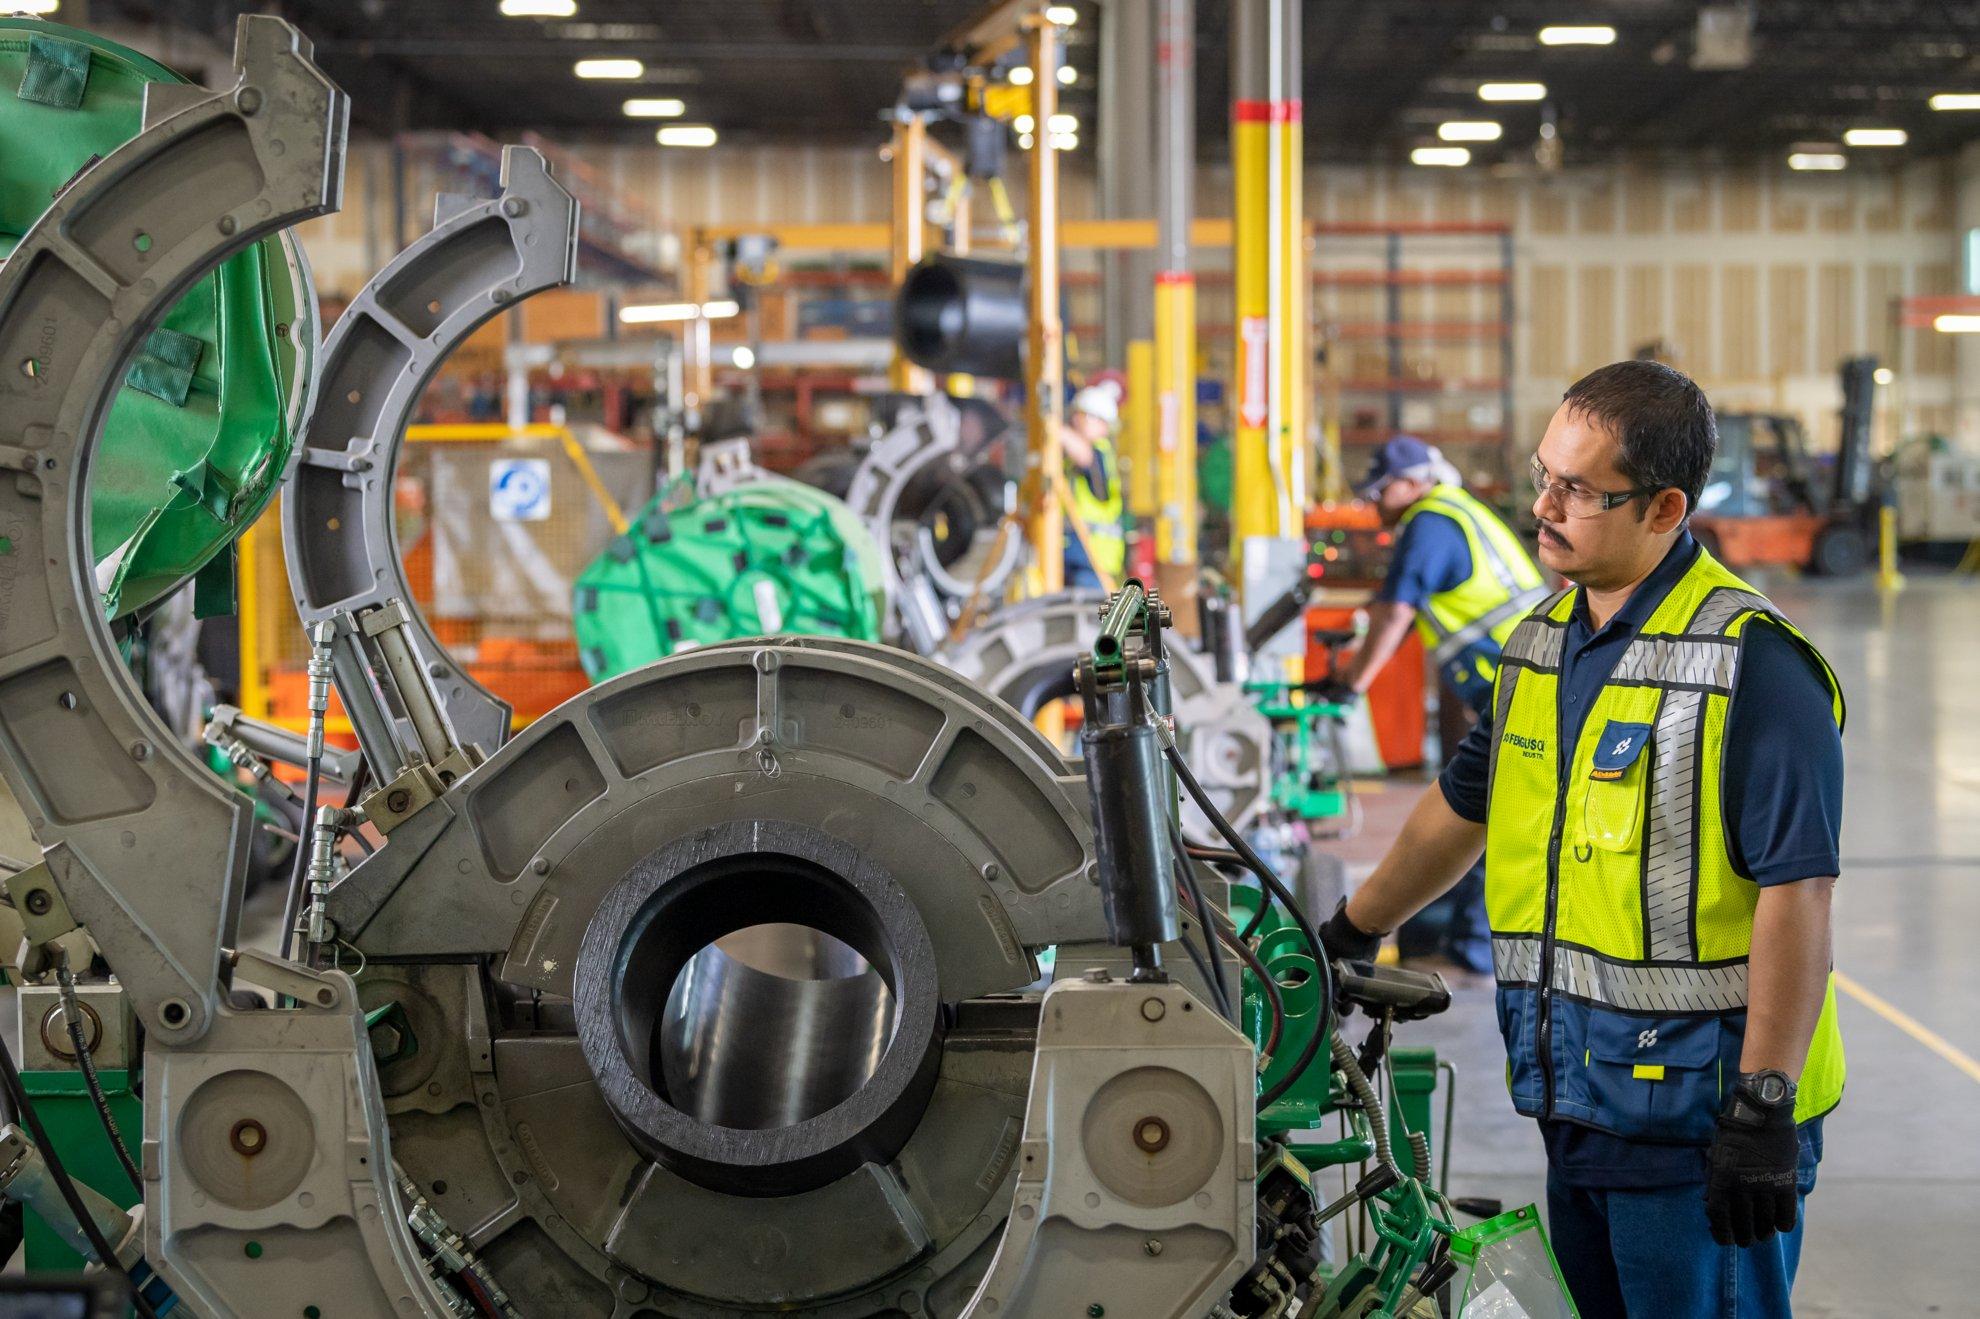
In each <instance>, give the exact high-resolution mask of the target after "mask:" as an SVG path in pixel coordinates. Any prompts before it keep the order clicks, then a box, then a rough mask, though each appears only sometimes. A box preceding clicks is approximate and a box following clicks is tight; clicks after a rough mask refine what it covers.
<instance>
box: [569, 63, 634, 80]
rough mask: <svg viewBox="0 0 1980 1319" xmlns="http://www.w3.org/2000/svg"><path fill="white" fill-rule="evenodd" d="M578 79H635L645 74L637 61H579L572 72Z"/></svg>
mask: <svg viewBox="0 0 1980 1319" xmlns="http://www.w3.org/2000/svg"><path fill="white" fill-rule="evenodd" d="M572 71H573V72H575V73H576V74H577V76H578V77H580V78H614V79H620V80H624V79H628V78H637V77H639V76H640V75H641V74H643V73H645V72H646V66H645V65H644V64H642V63H640V62H639V61H638V60H579V61H578V62H577V65H576V66H575V68H574V69H573V70H572Z"/></svg>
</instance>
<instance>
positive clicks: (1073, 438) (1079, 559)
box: [1059, 384, 1127, 587]
mask: <svg viewBox="0 0 1980 1319" xmlns="http://www.w3.org/2000/svg"><path fill="white" fill-rule="evenodd" d="M1120 424H1121V395H1120V390H1119V388H1118V387H1117V386H1115V385H1112V384H1100V385H1088V386H1087V387H1086V388H1084V389H1082V390H1080V391H1079V392H1078V393H1077V394H1074V395H1073V397H1072V403H1071V404H1070V405H1068V407H1067V409H1066V421H1065V424H1064V425H1063V426H1061V427H1060V428H1059V449H1060V451H1061V452H1062V453H1063V454H1064V455H1065V464H1066V484H1067V485H1068V486H1070V487H1071V489H1072V504H1073V512H1074V513H1076V514H1078V516H1079V520H1080V521H1081V522H1082V523H1084V524H1085V527H1086V542H1085V544H1081V543H1080V538H1079V533H1078V532H1077V531H1075V530H1074V529H1073V527H1072V525H1071V524H1070V523H1068V524H1067V526H1066V585H1067V586H1068V587H1081V586H1087V587H1100V586H1104V585H1106V584H1108V583H1112V584H1113V585H1115V586H1118V585H1120V581H1121V572H1122V570H1123V569H1125V568H1126V567H1127V525H1126V521H1125V518H1126V501H1125V499H1124V497H1123V495H1122V491H1121V464H1120V458H1119V456H1118V455H1117V454H1116V452H1115V450H1114V432H1115V431H1116V430H1118V429H1119V427H1120ZM1089 548H1091V550H1092V554H1091V555H1090V556H1089V555H1088V553H1087V551H1088V549H1089ZM1103 577H1104V580H1103Z"/></svg>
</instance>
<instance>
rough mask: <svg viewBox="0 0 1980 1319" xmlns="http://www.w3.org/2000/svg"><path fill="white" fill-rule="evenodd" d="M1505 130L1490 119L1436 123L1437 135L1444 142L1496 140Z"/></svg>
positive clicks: (1454, 120)
mask: <svg viewBox="0 0 1980 1319" xmlns="http://www.w3.org/2000/svg"><path fill="white" fill-rule="evenodd" d="M1505 131H1506V130H1505V129H1503V128H1501V127H1500V126H1499V125H1498V124H1496V123H1494V122H1492V121H1491V120H1490V119H1452V120H1450V121H1449V122H1447V123H1442V124H1438V125H1437V136H1438V137H1439V138H1441V139H1442V140H1443V141H1446V142H1496V141H1498V140H1499V135H1500V134H1501V133H1503V132H1505Z"/></svg>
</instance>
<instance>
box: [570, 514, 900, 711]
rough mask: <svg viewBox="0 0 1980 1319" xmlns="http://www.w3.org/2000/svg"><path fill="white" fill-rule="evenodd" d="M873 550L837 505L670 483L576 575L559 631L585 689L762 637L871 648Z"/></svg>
mask: <svg viewBox="0 0 1980 1319" xmlns="http://www.w3.org/2000/svg"><path fill="white" fill-rule="evenodd" d="M884 599H885V585H884V579H883V577H882V567H881V562H880V547H879V545H878V544H877V543H876V542H875V541H874V539H873V536H872V533H871V532H869V531H868V530H867V529H866V526H865V524H864V523H862V522H861V521H860V520H859V517H858V515H857V514H855V513H854V512H853V511H852V509H850V508H848V507H847V506H846V504H845V503H844V502H843V501H841V500H839V499H836V498H834V497H833V496H831V495H828V494H826V493H825V492H824V491H822V490H815V489H813V488H812V487H810V486H808V485H803V484H800V483H799V482H796V481H791V480H786V479H784V478H782V477H770V478H768V479H765V480H760V481H752V482H749V483H747V484H744V485H740V486H737V487H736V488H735V489H733V490H730V491H728V492H726V493H724V494H720V495H715V496H713V497H711V498H706V499H703V498H697V497H696V495H695V493H694V483H693V481H692V479H690V478H682V479H681V480H678V481H676V482H673V483H672V484H670V485H668V486H667V487H665V488H663V489H662V490H661V491H660V493H659V494H657V495H655V496H654V497H653V499H652V500H650V501H649V502H648V503H647V505H646V507H644V508H642V509H641V510H640V511H639V513H638V515H636V516H635V517H634V518H633V521H632V525H631V527H629V528H628V529H627V531H626V533H625V534H624V535H622V536H615V537H614V538H613V539H612V541H611V542H610V543H609V544H608V545H606V547H605V552H604V553H602V554H600V555H599V556H598V557H597V558H596V559H594V560H593V561H592V562H591V564H590V565H589V566H588V567H587V568H585V570H584V571H583V572H582V573H580V574H579V575H578V579H577V581H576V582H575V583H574V584H573V587H572V607H571V624H572V630H573V632H574V633H575V634H576V637H577V643H578V658H579V660H580V662H581V663H582V664H583V665H584V671H585V673H586V675H587V676H588V677H590V679H591V680H592V681H593V682H603V681H605V680H606V679H607V678H610V677H613V676H615V675H617V674H621V673H624V672H626V671H627V670H629V669H635V668H638V667H639V666H640V665H642V664H651V663H652V662H653V661H655V660H658V659H662V658H665V657H666V656H668V655H672V654H674V653H675V652H676V651H680V650H685V649H688V648H689V647H692V646H706V645H711V644H713V643H715V642H718V641H729V640H732V639H734V638H737V637H754V636H762V635H764V634H765V633H770V632H775V633H780V634H786V635H789V634H797V635H803V636H828V637H850V638H852V639H854V640H857V641H878V640H879V639H880V622H881V615H882V606H883V603H884Z"/></svg>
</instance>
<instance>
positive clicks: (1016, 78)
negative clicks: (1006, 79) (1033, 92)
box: [1011, 64, 1031, 87]
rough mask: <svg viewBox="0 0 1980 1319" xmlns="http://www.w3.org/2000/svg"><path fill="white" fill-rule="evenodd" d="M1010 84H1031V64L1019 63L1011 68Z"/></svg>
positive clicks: (1016, 85)
mask: <svg viewBox="0 0 1980 1319" xmlns="http://www.w3.org/2000/svg"><path fill="white" fill-rule="evenodd" d="M1011 86H1013V87H1029V86H1031V66H1030V65H1029V64H1020V65H1018V66H1017V67H1016V68H1014V69H1012V70H1011Z"/></svg>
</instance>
